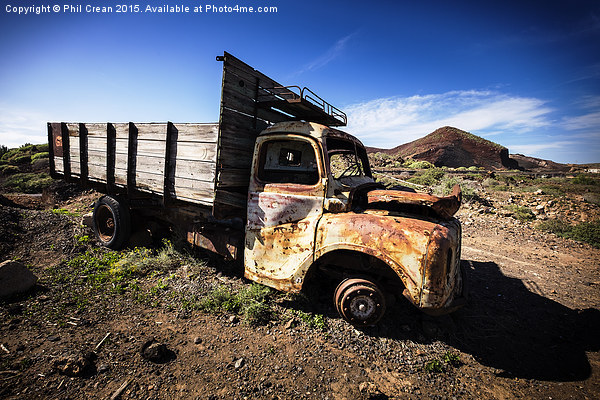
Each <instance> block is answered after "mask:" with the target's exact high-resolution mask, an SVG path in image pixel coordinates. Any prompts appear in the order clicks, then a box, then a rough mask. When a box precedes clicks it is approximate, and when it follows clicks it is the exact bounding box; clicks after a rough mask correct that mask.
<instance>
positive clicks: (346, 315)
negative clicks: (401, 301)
mask: <svg viewBox="0 0 600 400" xmlns="http://www.w3.org/2000/svg"><path fill="white" fill-rule="evenodd" d="M333 301H334V304H335V308H336V310H337V312H338V313H339V314H340V316H341V317H342V318H343V319H345V320H346V321H347V322H349V323H351V324H352V325H354V326H357V327H361V326H373V325H376V324H377V323H378V322H379V320H380V319H381V317H383V314H385V308H386V298H385V294H384V292H383V290H382V289H381V288H379V286H378V285H377V284H376V283H374V282H372V281H370V280H367V279H363V278H353V279H346V280H344V281H342V282H341V283H340V284H339V285H338V287H337V289H336V290H335V295H334V299H333Z"/></svg>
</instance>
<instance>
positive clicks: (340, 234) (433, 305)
mask: <svg viewBox="0 0 600 400" xmlns="http://www.w3.org/2000/svg"><path fill="white" fill-rule="evenodd" d="M460 235H461V231H460V223H459V222H458V221H457V220H456V219H452V220H450V221H443V222H440V223H436V222H432V221H426V220H420V219H414V218H405V217H398V216H394V215H391V213H389V212H387V211H376V210H369V211H366V212H364V213H343V214H325V215H324V216H323V218H322V219H321V222H320V224H319V229H318V231H317V239H316V248H315V259H318V258H319V257H321V256H323V255H325V254H326V253H328V252H330V251H335V250H353V251H357V252H361V253H366V254H369V255H371V256H373V257H376V258H378V259H380V260H382V261H384V262H385V263H386V264H387V265H388V266H389V267H390V268H392V269H393V270H394V272H396V274H397V275H398V276H399V277H400V279H401V280H402V282H403V284H404V286H405V288H406V291H405V295H406V296H407V298H408V299H409V300H410V301H411V302H412V303H413V304H414V305H415V306H417V307H419V308H424V309H440V308H443V307H445V306H446V305H448V303H449V302H451V301H452V299H453V297H454V295H455V294H456V292H457V289H459V288H458V285H459V284H460V282H459V280H460V274H459V272H460V271H459V265H460ZM448 257H450V258H448Z"/></svg>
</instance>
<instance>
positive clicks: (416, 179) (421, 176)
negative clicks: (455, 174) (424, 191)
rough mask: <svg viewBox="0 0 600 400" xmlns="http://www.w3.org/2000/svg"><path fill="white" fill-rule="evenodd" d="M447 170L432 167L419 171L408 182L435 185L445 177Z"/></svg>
mask: <svg viewBox="0 0 600 400" xmlns="http://www.w3.org/2000/svg"><path fill="white" fill-rule="evenodd" d="M444 175H445V172H444V171H443V170H442V169H441V168H431V169H427V170H425V171H421V172H419V173H417V174H416V175H415V176H413V177H412V178H409V179H408V182H411V183H416V184H417V185H424V186H435V185H437V184H438V183H440V181H441V180H442V178H443V177H444Z"/></svg>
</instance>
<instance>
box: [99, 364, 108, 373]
mask: <svg viewBox="0 0 600 400" xmlns="http://www.w3.org/2000/svg"><path fill="white" fill-rule="evenodd" d="M108 370H110V366H109V365H108V364H100V365H98V373H99V374H102V373H104V372H107V371H108Z"/></svg>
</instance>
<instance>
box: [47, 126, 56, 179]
mask: <svg viewBox="0 0 600 400" xmlns="http://www.w3.org/2000/svg"><path fill="white" fill-rule="evenodd" d="M46 126H47V128H48V166H49V168H50V176H51V177H52V178H56V177H57V175H56V164H55V163H54V132H53V129H52V123H50V122H48V123H47V125H46Z"/></svg>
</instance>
